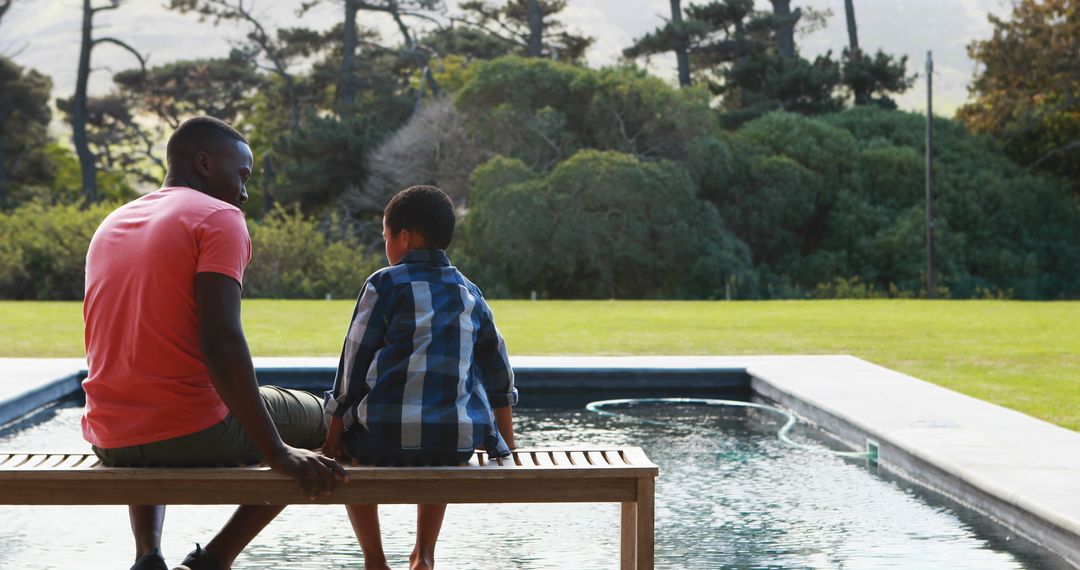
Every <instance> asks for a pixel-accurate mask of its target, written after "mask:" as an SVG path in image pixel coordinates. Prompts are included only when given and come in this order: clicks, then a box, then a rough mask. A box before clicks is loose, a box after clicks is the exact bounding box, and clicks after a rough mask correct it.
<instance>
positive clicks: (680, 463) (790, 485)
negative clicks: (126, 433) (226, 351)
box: [0, 395, 1068, 569]
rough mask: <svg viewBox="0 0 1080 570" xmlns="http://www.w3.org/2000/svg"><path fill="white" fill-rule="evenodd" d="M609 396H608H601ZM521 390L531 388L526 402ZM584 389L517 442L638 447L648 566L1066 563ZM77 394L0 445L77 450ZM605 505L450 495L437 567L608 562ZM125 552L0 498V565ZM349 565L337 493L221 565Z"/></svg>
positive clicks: (761, 416)
mask: <svg viewBox="0 0 1080 570" xmlns="http://www.w3.org/2000/svg"><path fill="white" fill-rule="evenodd" d="M606 397H614V396H610V395H608V396H606ZM535 399H536V398H531V400H535ZM589 399H590V398H587V397H585V396H570V397H562V398H558V399H556V398H547V399H546V401H542V402H541V403H543V404H544V405H543V406H542V407H521V408H518V409H517V410H516V413H517V417H516V423H517V429H516V431H517V433H518V438H517V439H518V444H519V445H521V446H523V447H540V446H565V445H571V444H581V443H585V442H587V443H592V444H598V445H640V446H641V447H643V448H645V450H646V452H647V453H648V454H649V457H650V458H651V459H652V460H653V461H654V462H655V463H656V464H657V465H659V466H660V468H661V475H660V478H659V479H658V480H657V503H656V545H657V553H656V565H657V567H658V568H671V569H682V568H688V569H689V568H693V569H698V568H700V569H715V568H729V567H730V568H835V567H844V568H883V567H898V568H899V567H903V568H929V567H949V568H979V569H998V568H1001V569H1005V568H1067V567H1068V566H1067V565H1066V564H1065V562H1064V561H1063V560H1062V559H1060V558H1059V557H1057V556H1056V555H1054V554H1052V553H1050V552H1047V551H1046V550H1044V549H1041V548H1039V547H1038V546H1036V545H1034V544H1032V543H1030V542H1028V541H1026V540H1024V539H1022V538H1020V537H1018V536H1016V535H1015V534H1014V533H1011V532H1010V531H1008V530H1007V529H1005V528H1003V527H1001V526H999V525H997V524H995V523H994V522H992V521H990V520H989V519H987V518H985V517H982V516H980V515H978V514H977V513H974V512H972V511H970V510H967V509H965V508H963V507H961V506H958V505H956V504H955V503H951V502H949V501H946V500H944V499H943V498H941V497H939V496H936V495H935V494H933V493H931V492H928V491H925V490H923V489H921V488H919V487H916V486H913V485H909V484H907V483H905V482H904V481H902V480H898V479H896V478H893V477H890V476H887V475H879V474H877V473H876V472H875V470H873V469H872V468H868V467H867V465H866V462H865V461H862V460H856V459H849V458H841V457H837V456H835V455H832V454H829V453H827V452H826V451H825V450H826V449H827V448H828V447H837V448H838V447H839V446H838V445H837V444H836V443H835V442H833V441H831V440H830V438H829V437H828V436H827V435H826V434H824V433H822V432H819V431H816V430H812V429H809V428H807V427H805V426H800V427H797V428H796V429H795V430H794V431H793V432H792V438H793V439H795V440H796V441H797V442H800V443H804V444H810V445H811V446H812V447H813V448H814V449H802V448H796V447H792V446H789V445H786V444H784V443H782V442H780V441H779V440H778V439H777V437H776V432H777V430H778V429H779V427H780V425H781V424H782V422H783V419H784V418H782V417H781V416H778V415H776V414H772V413H768V412H764V411H760V410H754V409H742V408H702V407H698V406H685V405H684V406H680V405H655V406H638V407H634V408H629V409H625V410H621V411H624V412H627V413H632V414H635V415H639V416H642V417H645V418H648V419H650V420H653V421H654V422H661V423H662V424H663V425H655V424H652V423H643V422H637V421H633V420H628V419H623V418H611V417H604V416H599V415H597V414H594V413H592V412H589V411H586V410H585V409H584V403H585V402H587V401H588V400H589ZM80 413H81V409H80V408H79V404H78V402H68V403H65V404H63V405H61V406H57V407H55V408H52V409H49V410H46V411H44V412H42V413H39V414H38V415H37V416H35V417H33V418H31V419H30V420H28V421H24V422H21V423H20V424H16V425H13V426H11V427H9V428H7V429H5V430H3V431H0V449H12V448H17V449H21V450H32V451H72V450H80V451H81V450H85V449H86V444H85V443H83V442H82V440H81V438H80V436H79V429H78V419H79V415H80ZM231 511H232V509H231V508H229V507H184V506H179V507H172V508H171V509H170V511H169V514H168V515H167V517H166V523H165V540H164V549H165V553H166V555H167V557H168V560H169V561H170V562H175V561H177V560H179V559H180V558H181V557H182V556H183V554H184V553H186V552H187V551H188V550H190V549H191V547H192V544H191V543H192V542H194V541H196V540H197V541H202V542H205V541H206V540H208V539H209V537H210V536H211V535H212V534H213V532H215V531H216V530H217V528H218V527H220V526H221V524H222V523H224V521H225V519H226V518H227V517H228V516H229V514H230V513H231ZM414 523H415V518H414V511H413V509H412V508H411V507H409V506H387V507H383V532H384V541H385V546H386V551H387V555H388V557H389V558H390V562H391V565H392V566H394V567H405V566H406V563H405V561H406V558H407V556H408V553H409V551H410V550H411V548H412V540H413V536H414V535H413V525H414ZM618 524H619V510H618V505H591V504H558V505H453V506H451V507H450V509H449V512H448V515H447V519H446V523H445V526H444V530H443V534H442V537H441V539H440V545H439V550H438V562H439V566H440V567H442V568H477V569H486V568H535V569H555V568H559V569H565V568H574V569H578V568H581V569H589V568H615V567H617V566H618V561H617V555H618ZM130 557H131V539H130V537H129V530H128V525H127V517H126V511H125V509H124V508H123V507H0V567H2V568H41V569H46V568H68V567H70V566H71V565H72V564H73V563H80V564H82V565H84V567H90V568H97V567H101V568H115V567H117V566H119V565H122V564H123V563H127V562H128V560H129V559H130ZM360 563H361V555H360V552H359V547H358V546H357V545H356V542H355V539H354V538H353V536H352V534H351V532H350V530H349V525H348V520H347V519H346V517H345V513H344V509H342V508H341V507H340V506H329V507H328V506H296V507H290V508H288V509H286V511H285V513H284V514H283V515H282V516H281V517H280V518H279V519H278V520H276V521H275V522H274V523H272V524H271V526H270V527H268V528H267V529H266V531H264V533H263V534H261V535H260V536H259V537H258V538H257V539H256V541H255V542H254V543H253V544H252V546H251V547H250V548H249V549H248V550H247V551H246V552H245V553H244V554H243V555H242V556H241V558H240V559H239V560H238V561H237V563H236V565H234V568H237V569H254V568H267V567H271V566H272V567H274V568H282V569H306V568H355V567H357V566H359V565H360Z"/></svg>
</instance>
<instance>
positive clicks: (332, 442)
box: [323, 416, 345, 459]
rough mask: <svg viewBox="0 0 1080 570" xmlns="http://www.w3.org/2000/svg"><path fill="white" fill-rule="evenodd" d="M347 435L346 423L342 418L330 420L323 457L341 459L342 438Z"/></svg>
mask: <svg viewBox="0 0 1080 570" xmlns="http://www.w3.org/2000/svg"><path fill="white" fill-rule="evenodd" d="M344 435H345V421H344V420H342V419H341V416H332V417H331V418H330V427H328V428H327V429H326V443H325V444H324V445H323V455H325V456H327V457H329V458H331V459H341V438H342V436H344Z"/></svg>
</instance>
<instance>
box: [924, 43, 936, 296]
mask: <svg viewBox="0 0 1080 570" xmlns="http://www.w3.org/2000/svg"><path fill="white" fill-rule="evenodd" d="M936 281H937V280H936V279H934V56H933V52H930V51H928V52H926V298H927V299H933V298H934V289H935V287H936V286H937V282H936Z"/></svg>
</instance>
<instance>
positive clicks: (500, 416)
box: [475, 297, 518, 449]
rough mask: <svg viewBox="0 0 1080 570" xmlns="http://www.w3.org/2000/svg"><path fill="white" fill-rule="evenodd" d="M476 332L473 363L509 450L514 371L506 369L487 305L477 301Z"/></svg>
mask: <svg viewBox="0 0 1080 570" xmlns="http://www.w3.org/2000/svg"><path fill="white" fill-rule="evenodd" d="M480 304H481V307H480V310H481V311H482V312H481V313H480V329H479V330H478V331H477V334H476V348H475V355H476V363H477V365H478V366H479V368H480V379H481V381H482V382H483V383H484V389H485V391H486V392H487V396H488V401H490V402H491V408H492V411H493V412H494V413H495V423H496V424H497V426H498V428H499V434H500V435H502V438H503V441H505V442H506V445H507V446H508V447H509V448H510V449H514V448H515V447H516V446H515V444H514V415H513V411H512V407H513V406H515V405H517V402H518V391H517V388H515V387H514V370H513V369H512V368H511V367H510V356H509V355H508V354H507V350H506V340H505V339H503V337H502V335H501V334H499V329H498V328H496V327H495V319H494V317H493V315H492V314H491V309H490V308H489V307H488V306H487V303H485V302H484V301H483V298H482V297H481V300H480Z"/></svg>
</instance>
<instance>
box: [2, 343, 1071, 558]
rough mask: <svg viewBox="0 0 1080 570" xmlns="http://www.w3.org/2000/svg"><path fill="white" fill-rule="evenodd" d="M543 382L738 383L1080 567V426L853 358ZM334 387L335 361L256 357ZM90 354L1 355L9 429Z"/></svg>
mask: <svg viewBox="0 0 1080 570" xmlns="http://www.w3.org/2000/svg"><path fill="white" fill-rule="evenodd" d="M511 362H512V364H513V366H514V369H515V371H516V372H517V373H518V376H519V386H520V387H521V388H522V389H523V391H524V390H526V389H528V388H535V389H552V388H556V389H557V388H565V389H579V390H580V389H590V390H604V389H611V390H631V389H645V388H649V387H652V388H668V389H670V388H675V389H695V390H700V389H710V388H715V389H724V388H727V389H731V388H738V387H743V388H746V387H749V388H751V389H752V390H753V391H754V392H755V393H757V394H760V395H762V396H764V397H766V398H769V399H771V400H774V401H776V402H778V403H780V404H781V405H783V406H785V407H787V408H789V409H791V410H792V411H794V412H795V413H796V414H798V415H799V416H801V417H802V418H804V419H806V420H807V421H809V422H811V423H813V424H816V425H818V426H820V427H822V428H823V429H825V430H826V431H829V432H831V433H833V434H835V435H836V436H838V437H839V438H840V439H841V440H843V441H845V442H847V443H848V444H849V445H851V446H853V447H855V448H857V449H864V448H865V446H866V443H867V440H872V441H874V442H876V443H877V445H878V457H879V459H878V465H879V467H880V468H883V469H887V470H889V471H892V472H895V473H897V474H899V475H901V476H903V477H905V478H908V479H911V480H914V481H916V482H918V483H920V484H922V485H924V486H927V487H929V488H931V489H933V490H935V491H938V492H941V493H943V494H945V495H947V496H949V497H951V498H953V499H955V500H957V501H958V502H960V503H962V504H965V505H968V506H970V507H973V508H975V509H976V510H978V511H980V512H982V513H984V514H986V515H989V516H991V517H993V518H994V519H997V520H998V521H1000V522H1001V523H1003V524H1004V525H1006V526H1007V527H1009V528H1011V529H1013V530H1015V531H1016V532H1019V533H1021V534H1023V535H1025V536H1026V537H1028V538H1030V539H1032V540H1034V541H1036V542H1038V543H1040V544H1042V545H1044V546H1045V547H1047V548H1048V549H1050V550H1052V551H1054V552H1056V553H1057V554H1059V555H1061V556H1062V557H1064V558H1065V559H1066V560H1068V561H1069V562H1071V563H1072V564H1073V565H1076V566H1080V433H1078V432H1074V431H1071V430H1067V429H1064V428H1061V427H1058V426H1055V425H1052V424H1049V423H1047V422H1044V421H1041V420H1037V419H1035V418H1032V417H1030V416H1026V415H1024V414H1021V413H1019V412H1015V411H1012V410H1009V409H1006V408H1003V407H1000V406H996V405H993V404H990V403H987V402H984V401H981V400H977V399H975V398H971V397H968V396H964V395H962V394H959V393H956V392H953V391H950V390H947V389H944V388H941V387H940V386H937V385H934V384H930V383H928V382H925V381H922V380H919V379H917V378H913V377H911V376H907V375H904V374H901V373H899V372H896V371H893V370H889V369H887V368H884V367H881V366H877V365H875V364H872V363H869V362H866V361H864V360H860V359H858V358H854V357H851V356H734V357H723V356H719V357H701V356H688V357H683V356H634V357H527V356H525V357H514V358H512V359H511ZM255 365H256V367H257V368H258V369H259V371H260V374H264V375H266V376H281V375H286V374H307V375H310V376H313V377H314V378H317V379H319V380H318V381H319V382H321V383H324V385H325V384H328V383H329V380H326V378H327V376H328V375H331V376H332V373H333V370H334V369H336V366H337V359H336V358H256V359H255ZM84 370H85V363H84V362H83V361H82V360H79V359H12V358H0V424H3V423H7V422H9V421H12V420H13V419H15V418H18V417H20V416H23V415H25V414H26V413H29V412H30V411H32V410H33V409H36V408H38V407H40V406H42V405H45V404H47V403H49V402H51V401H54V400H56V399H57V398H59V397H62V396H64V395H67V394H71V393H74V392H77V391H78V389H79V384H78V381H79V379H80V378H81V377H82V375H83V374H84V372H83V371H84Z"/></svg>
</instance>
